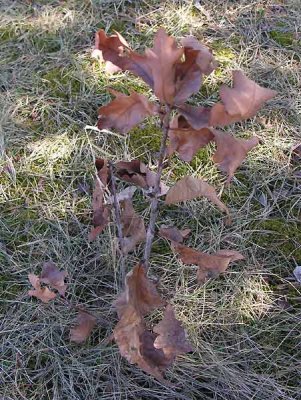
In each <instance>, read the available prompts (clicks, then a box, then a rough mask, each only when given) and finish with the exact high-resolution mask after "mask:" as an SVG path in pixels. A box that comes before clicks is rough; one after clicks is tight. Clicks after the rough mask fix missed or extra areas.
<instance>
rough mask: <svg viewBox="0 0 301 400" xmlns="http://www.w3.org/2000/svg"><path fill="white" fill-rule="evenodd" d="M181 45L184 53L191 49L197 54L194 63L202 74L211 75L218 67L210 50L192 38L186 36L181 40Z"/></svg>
mask: <svg viewBox="0 0 301 400" xmlns="http://www.w3.org/2000/svg"><path fill="white" fill-rule="evenodd" d="M181 44H182V46H184V48H185V50H186V51H187V49H193V50H195V51H197V52H198V55H197V59H196V63H197V65H198V67H199V69H200V70H201V72H202V73H203V74H205V75H209V74H211V72H212V71H213V70H214V69H215V68H216V67H217V66H218V64H217V62H216V61H215V59H214V57H213V55H212V52H211V50H210V49H208V47H206V46H205V45H204V44H202V43H200V42H199V41H198V40H197V39H196V38H195V37H194V36H186V37H185V38H183V39H182V40H181Z"/></svg>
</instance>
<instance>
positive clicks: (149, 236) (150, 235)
mask: <svg viewBox="0 0 301 400" xmlns="http://www.w3.org/2000/svg"><path fill="white" fill-rule="evenodd" d="M171 111H172V109H171V107H169V106H168V105H167V106H166V112H165V116H164V118H163V123H162V130H163V135H162V138H161V145H160V152H159V159H158V168H157V177H156V183H155V187H154V191H153V198H152V200H151V211H150V218H149V224H148V228H147V233H146V243H145V248H144V258H143V265H144V267H145V268H148V267H149V258H150V254H151V250H152V244H153V240H154V236H155V224H156V219H157V215H158V203H159V202H158V195H159V193H160V184H161V175H162V170H163V162H164V158H165V153H166V142H167V137H168V129H169V120H170V115H171Z"/></svg>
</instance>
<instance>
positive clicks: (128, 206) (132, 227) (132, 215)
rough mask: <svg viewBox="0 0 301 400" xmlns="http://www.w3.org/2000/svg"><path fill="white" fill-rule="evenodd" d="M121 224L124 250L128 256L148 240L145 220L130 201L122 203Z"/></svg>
mask: <svg viewBox="0 0 301 400" xmlns="http://www.w3.org/2000/svg"><path fill="white" fill-rule="evenodd" d="M121 223H122V232H123V249H122V250H123V253H124V254H127V253H129V252H130V251H132V250H134V248H135V247H136V245H137V244H138V243H141V242H143V241H144V240H145V238H146V230H145V225H144V221H143V218H142V217H140V216H139V215H137V214H136V212H135V210H134V207H133V203H132V200H130V199H127V200H124V201H123V202H122V203H121Z"/></svg>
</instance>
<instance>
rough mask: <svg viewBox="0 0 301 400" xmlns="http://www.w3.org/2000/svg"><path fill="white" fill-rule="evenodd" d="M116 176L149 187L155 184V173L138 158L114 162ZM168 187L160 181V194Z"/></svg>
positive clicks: (145, 187) (144, 187)
mask: <svg viewBox="0 0 301 400" xmlns="http://www.w3.org/2000/svg"><path fill="white" fill-rule="evenodd" d="M115 167H116V174H117V176H118V177H119V178H120V179H122V180H124V181H126V182H129V183H132V184H134V185H137V186H140V187H142V188H143V189H149V188H150V187H153V186H155V183H156V179H157V174H156V173H155V172H153V171H151V170H150V169H149V168H147V166H146V165H145V164H144V163H143V162H141V161H140V160H132V161H119V162H117V163H116V164H115ZM167 190H168V187H167V186H166V185H165V184H164V183H163V182H161V184H160V195H161V196H162V195H164V194H166V192H167Z"/></svg>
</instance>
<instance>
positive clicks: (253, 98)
mask: <svg viewBox="0 0 301 400" xmlns="http://www.w3.org/2000/svg"><path fill="white" fill-rule="evenodd" d="M232 75H233V88H229V87H228V86H225V85H223V86H222V87H221V88H220V97H221V100H222V103H216V104H215V105H214V106H213V107H212V109H211V113H210V120H209V125H210V126H225V125H229V124H233V123H234V122H237V121H242V120H244V119H248V118H251V117H253V116H254V115H255V114H256V113H257V111H258V110H259V109H260V108H261V107H262V105H263V104H264V103H265V102H266V101H267V100H270V99H272V98H273V97H274V96H276V94H277V92H276V91H275V90H271V89H267V88H264V87H261V86H259V85H257V83H256V82H254V81H252V80H251V79H249V78H247V77H246V76H245V75H244V74H243V72H242V71H233V72H232Z"/></svg>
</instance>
